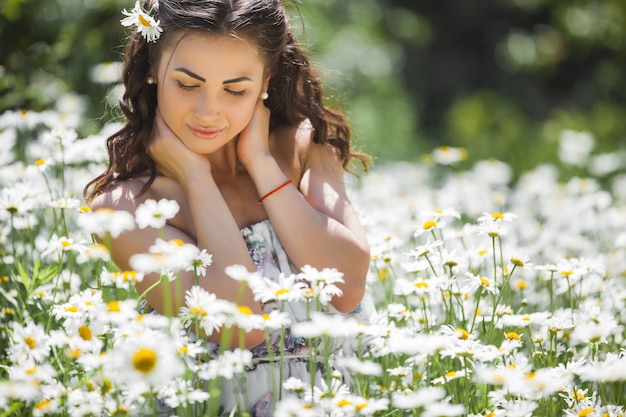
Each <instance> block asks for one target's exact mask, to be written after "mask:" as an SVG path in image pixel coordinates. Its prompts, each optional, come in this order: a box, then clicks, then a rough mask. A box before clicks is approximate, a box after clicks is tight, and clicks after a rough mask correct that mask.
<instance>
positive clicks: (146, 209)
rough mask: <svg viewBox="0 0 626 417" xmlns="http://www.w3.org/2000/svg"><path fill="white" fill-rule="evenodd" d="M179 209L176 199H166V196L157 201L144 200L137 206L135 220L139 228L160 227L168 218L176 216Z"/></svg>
mask: <svg viewBox="0 0 626 417" xmlns="http://www.w3.org/2000/svg"><path fill="white" fill-rule="evenodd" d="M179 210H180V206H179V205H178V203H177V202H176V200H168V199H166V198H162V199H161V200H159V201H156V200H146V201H145V202H144V203H143V204H141V205H140V206H139V207H137V210H136V211H135V221H136V222H137V226H139V228H140V229H145V228H146V227H153V228H155V229H161V228H163V227H164V226H165V223H166V222H167V221H168V220H169V219H172V218H174V216H176V213H178V211H179Z"/></svg>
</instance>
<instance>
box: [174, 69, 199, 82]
mask: <svg viewBox="0 0 626 417" xmlns="http://www.w3.org/2000/svg"><path fill="white" fill-rule="evenodd" d="M176 71H180V72H184V73H185V74H187V75H189V76H190V77H191V78H195V79H196V80H198V81H202V82H203V83H204V82H206V78H204V77H202V76H200V75H198V74H196V73H195V72H191V71H189V70H188V69H187V68H182V67H181V68H176Z"/></svg>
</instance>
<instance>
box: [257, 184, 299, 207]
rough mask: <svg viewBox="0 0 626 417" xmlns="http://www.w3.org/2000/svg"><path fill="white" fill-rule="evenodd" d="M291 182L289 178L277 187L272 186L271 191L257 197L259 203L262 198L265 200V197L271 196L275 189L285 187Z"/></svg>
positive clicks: (278, 189)
mask: <svg viewBox="0 0 626 417" xmlns="http://www.w3.org/2000/svg"><path fill="white" fill-rule="evenodd" d="M292 182H293V181H291V180H287V181H285V182H283V183H282V184H280V185H279V186H278V187H276V188H274V189H273V190H272V191H270V192H269V193H267V194H265V195H264V196H263V197H261V198H259V203H262V202H263V200H265V199H266V198H267V197H269V196H271V195H272V194H274V193H275V192H277V191H280V190H281V189H282V188H285V187H286V186H288V185H289V184H291V183H292Z"/></svg>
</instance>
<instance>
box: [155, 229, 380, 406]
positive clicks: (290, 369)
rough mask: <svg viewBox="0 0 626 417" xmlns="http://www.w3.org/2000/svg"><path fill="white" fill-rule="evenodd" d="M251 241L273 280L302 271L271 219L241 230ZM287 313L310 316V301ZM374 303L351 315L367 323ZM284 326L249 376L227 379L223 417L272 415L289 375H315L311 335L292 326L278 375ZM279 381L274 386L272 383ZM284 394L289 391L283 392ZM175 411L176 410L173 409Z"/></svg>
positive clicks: (255, 351)
mask: <svg viewBox="0 0 626 417" xmlns="http://www.w3.org/2000/svg"><path fill="white" fill-rule="evenodd" d="M241 233H242V236H243V238H244V240H245V241H246V245H247V246H248V250H249V252H250V256H251V257H252V261H253V263H254V266H255V268H256V269H257V271H259V272H261V274H262V275H263V276H264V277H266V278H270V279H272V280H275V281H278V279H279V276H280V274H284V275H285V276H288V275H291V274H294V273H297V272H298V271H297V269H296V268H295V266H294V265H293V263H292V262H291V260H290V259H289V257H288V256H287V254H286V253H285V250H284V249H283V247H282V245H281V243H280V241H279V240H278V236H277V235H276V232H275V231H274V229H273V227H272V225H271V223H270V221H269V220H263V221H261V222H259V223H255V224H253V225H251V226H248V227H245V228H243V229H242V230H241ZM278 308H279V307H278V304H277V303H276V302H269V303H266V304H264V305H263V313H264V314H266V313H267V314H268V313H270V312H271V311H272V310H275V309H278ZM284 311H285V312H286V313H288V314H289V317H290V320H291V323H297V322H301V321H304V320H306V317H307V315H306V305H305V303H304V302H286V303H285V304H284ZM373 311H374V309H373V304H372V303H371V300H370V298H369V297H368V296H366V298H365V299H364V301H363V302H362V303H361V305H360V306H359V307H357V309H355V310H354V311H353V312H352V313H349V315H350V316H353V317H355V318H357V319H358V320H359V321H362V322H367V321H368V319H369V317H370V316H371V314H372V313H373ZM324 312H326V313H328V314H341V313H339V312H337V311H336V310H335V309H334V308H333V307H332V306H330V305H329V306H328V307H325V310H324ZM279 346H280V330H276V331H274V332H272V333H271V335H270V344H269V346H268V344H267V343H266V342H263V343H261V344H260V345H258V346H256V347H254V348H252V349H250V351H251V352H252V356H253V363H252V365H251V366H249V367H248V368H247V371H246V372H245V376H244V377H242V378H238V377H237V376H235V378H233V379H232V380H224V383H223V385H222V392H221V398H220V404H221V406H220V415H221V416H228V415H230V413H231V412H232V410H233V409H235V408H237V407H239V406H240V405H241V404H242V403H243V404H244V405H243V408H245V410H240V411H247V412H249V413H250V416H251V417H269V416H272V412H273V407H274V402H275V401H276V400H277V399H276V398H274V393H275V392H278V390H279V387H280V385H281V384H282V382H284V381H285V380H287V379H288V378H289V377H295V378H298V379H300V380H302V381H303V382H305V383H309V382H310V380H311V376H310V373H309V366H310V364H309V357H310V356H309V347H308V339H305V338H303V337H295V336H293V335H291V332H290V331H289V329H286V331H285V351H284V356H283V358H284V360H283V374H282V380H280V378H279V374H280V373H279V362H278V361H277V359H278V357H279V350H280V347H279ZM333 349H334V352H335V353H339V352H340V351H341V354H343V355H345V354H348V355H349V354H352V353H354V349H355V346H354V345H353V343H350V341H347V340H343V341H341V340H335V346H333ZM316 369H317V372H316V374H317V375H316V378H315V379H316V384H319V383H320V381H321V370H322V365H321V364H318V365H317V366H316ZM272 385H274V386H272ZM283 394H286V393H285V391H284V390H283ZM159 408H160V410H159V413H158V415H159V416H161V415H163V416H166V415H169V414H171V412H170V413H168V411H167V410H165V409H166V408H167V407H164V406H163V404H161V405H160V407H159ZM170 411H171V410H170Z"/></svg>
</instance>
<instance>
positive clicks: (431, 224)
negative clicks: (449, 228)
mask: <svg viewBox="0 0 626 417" xmlns="http://www.w3.org/2000/svg"><path fill="white" fill-rule="evenodd" d="M433 227H437V222H436V221H434V220H428V221H427V222H426V223H424V225H423V226H422V228H423V229H424V230H430V229H432V228H433Z"/></svg>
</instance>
